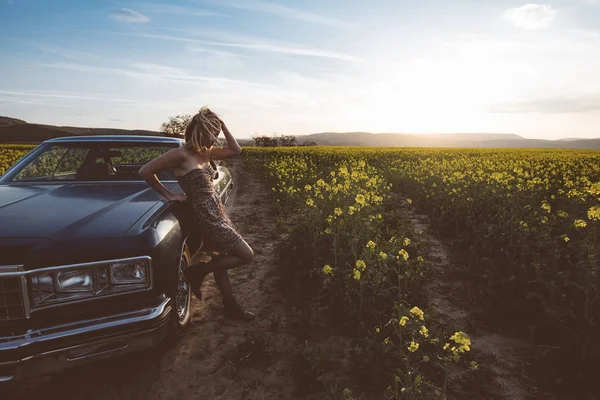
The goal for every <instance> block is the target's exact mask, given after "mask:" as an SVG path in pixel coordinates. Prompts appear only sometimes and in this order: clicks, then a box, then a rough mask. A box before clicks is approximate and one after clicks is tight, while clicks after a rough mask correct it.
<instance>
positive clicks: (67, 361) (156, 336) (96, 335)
mask: <svg viewBox="0 0 600 400" xmlns="http://www.w3.org/2000/svg"><path fill="white" fill-rule="evenodd" d="M171 304H172V302H171V299H170V298H166V299H164V300H163V301H161V303H160V304H159V305H158V306H156V307H150V308H146V309H142V310H138V311H134V312H128V313H124V314H118V315H113V316H110V317H104V318H97V319H91V320H85V321H78V322H73V323H69V324H64V325H59V326H53V327H49V328H44V329H40V330H36V331H29V332H28V333H27V334H25V335H21V336H11V337H0V382H8V381H19V380H22V379H25V378H30V377H33V376H38V375H45V374H50V373H55V372H60V371H62V370H65V369H67V368H71V367H74V366H78V365H81V364H84V363H87V362H91V361H97V360H100V359H103V358H109V357H114V356H117V355H121V354H125V353H130V352H133V351H137V350H142V349H147V348H151V347H154V346H155V345H157V344H158V343H159V342H160V341H162V339H163V338H164V337H165V336H166V334H167V332H168V329H169V319H170V316H171V313H173V312H175V311H174V310H173V308H172V305H171Z"/></svg>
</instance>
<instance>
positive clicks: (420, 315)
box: [410, 307, 425, 321]
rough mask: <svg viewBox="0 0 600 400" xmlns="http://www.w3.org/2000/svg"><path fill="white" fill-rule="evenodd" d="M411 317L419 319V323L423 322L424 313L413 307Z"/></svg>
mask: <svg viewBox="0 0 600 400" xmlns="http://www.w3.org/2000/svg"><path fill="white" fill-rule="evenodd" d="M410 313H411V314H412V316H414V317H416V318H419V319H420V320H421V321H423V320H425V313H424V312H423V310H421V309H420V308H419V307H413V308H411V310H410Z"/></svg>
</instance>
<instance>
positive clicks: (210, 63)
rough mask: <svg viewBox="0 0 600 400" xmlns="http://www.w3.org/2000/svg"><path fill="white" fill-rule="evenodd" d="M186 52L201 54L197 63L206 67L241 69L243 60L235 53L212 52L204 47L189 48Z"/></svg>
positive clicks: (212, 50)
mask: <svg viewBox="0 0 600 400" xmlns="http://www.w3.org/2000/svg"><path fill="white" fill-rule="evenodd" d="M188 51H189V52H191V53H198V54H202V55H201V56H200V60H198V62H199V63H200V64H202V65H204V66H206V67H223V68H231V67H243V66H244V62H243V61H242V59H243V58H246V57H242V56H239V55H237V54H235V53H230V52H228V51H221V50H214V49H210V48H206V47H197V46H189V47H188Z"/></svg>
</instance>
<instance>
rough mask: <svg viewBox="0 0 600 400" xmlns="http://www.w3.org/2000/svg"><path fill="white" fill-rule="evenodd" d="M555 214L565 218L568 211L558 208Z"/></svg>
mask: <svg viewBox="0 0 600 400" xmlns="http://www.w3.org/2000/svg"><path fill="white" fill-rule="evenodd" d="M556 214H557V215H558V216H559V217H561V218H567V217H568V216H569V213H567V212H564V211H563V210H558V211H557V212H556Z"/></svg>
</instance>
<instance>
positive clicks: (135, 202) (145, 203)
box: [0, 182, 165, 240]
mask: <svg viewBox="0 0 600 400" xmlns="http://www.w3.org/2000/svg"><path fill="white" fill-rule="evenodd" d="M161 201H163V202H164V201H165V200H163V199H162V197H161V196H160V195H159V194H158V193H157V192H156V191H154V190H152V189H151V188H150V187H148V185H147V184H146V183H145V182H140V183H137V182H136V183H130V182H128V183H114V184H113V183H110V184H107V183H69V184H56V185H52V184H50V185H48V184H42V185H34V184H28V185H23V184H9V185H0V238H34V237H35V238H50V239H54V240H66V239H74V238H76V239H87V238H107V237H118V236H123V235H125V234H126V233H127V231H128V230H129V229H130V228H131V226H132V225H133V224H134V223H135V222H136V221H138V220H139V219H140V218H142V217H143V216H144V214H146V213H147V212H148V211H149V210H150V209H151V208H152V207H153V206H155V205H156V204H157V203H158V202H161Z"/></svg>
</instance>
